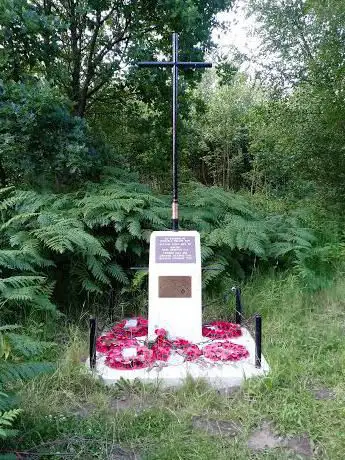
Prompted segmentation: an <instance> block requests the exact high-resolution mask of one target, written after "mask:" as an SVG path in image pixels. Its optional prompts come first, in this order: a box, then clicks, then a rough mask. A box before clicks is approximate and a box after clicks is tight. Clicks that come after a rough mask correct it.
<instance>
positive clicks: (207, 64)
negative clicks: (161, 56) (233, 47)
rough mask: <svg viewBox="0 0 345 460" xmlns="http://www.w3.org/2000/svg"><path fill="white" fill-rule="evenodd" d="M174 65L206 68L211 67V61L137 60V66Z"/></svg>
mask: <svg viewBox="0 0 345 460" xmlns="http://www.w3.org/2000/svg"><path fill="white" fill-rule="evenodd" d="M174 65H176V66H177V67H183V68H185V69H186V68H187V69H188V68H192V69H196V68H198V67H203V68H206V67H212V63H211V62H189V61H186V62H184V61H177V62H173V61H170V62H169V61H154V62H153V61H141V62H138V66H139V67H173V66H174Z"/></svg>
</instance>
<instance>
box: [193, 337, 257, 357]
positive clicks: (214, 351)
mask: <svg viewBox="0 0 345 460" xmlns="http://www.w3.org/2000/svg"><path fill="white" fill-rule="evenodd" d="M202 351H203V355H204V356H205V358H208V359H211V360H212V361H239V360H240V359H243V358H247V357H248V356H249V353H248V350H247V349H246V347H244V346H243V345H238V344H237V343H233V342H231V341H230V340H227V341H225V342H214V343H210V344H209V345H206V346H205V347H204V348H203V350H202Z"/></svg>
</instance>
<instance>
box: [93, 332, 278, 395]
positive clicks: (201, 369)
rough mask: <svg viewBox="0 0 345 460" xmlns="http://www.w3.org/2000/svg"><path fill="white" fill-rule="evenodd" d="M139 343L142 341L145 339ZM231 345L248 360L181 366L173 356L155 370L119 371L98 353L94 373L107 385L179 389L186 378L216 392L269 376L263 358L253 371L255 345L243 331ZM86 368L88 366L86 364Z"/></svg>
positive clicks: (197, 361) (200, 359)
mask: <svg viewBox="0 0 345 460" xmlns="http://www.w3.org/2000/svg"><path fill="white" fill-rule="evenodd" d="M138 340H143V341H144V340H145V337H142V338H139V339H138ZM216 341H217V340H214V341H212V340H209V339H207V338H204V341H203V342H202V343H199V344H198V345H199V346H200V347H201V348H202V347H203V346H205V345H207V344H209V343H211V342H216ZM231 341H232V342H234V343H237V344H240V345H244V346H245V347H246V348H247V350H248V352H249V357H248V358H246V359H242V360H240V361H236V362H220V361H218V362H214V361H211V360H209V359H207V358H205V357H203V356H202V357H200V358H199V359H198V360H196V361H194V362H188V361H183V362H181V357H180V356H179V355H176V354H173V355H172V356H171V358H170V359H169V360H168V361H167V362H166V363H165V362H157V364H156V365H155V366H153V367H150V368H145V369H133V370H118V369H112V368H110V367H108V366H106V365H105V364H104V361H105V357H104V355H103V354H101V353H98V354H97V361H96V369H95V373H96V374H97V375H98V376H99V377H100V378H101V379H102V380H103V382H104V383H105V384H107V385H112V384H115V383H116V382H118V381H119V380H120V379H121V378H123V379H126V380H129V381H132V380H134V379H139V380H140V381H142V382H143V383H160V384H161V385H163V386H167V387H178V386H180V385H182V384H183V383H184V381H185V379H186V378H187V377H192V378H194V379H204V380H206V381H207V382H208V383H209V384H210V385H211V386H213V387H215V388H227V387H233V386H238V385H240V384H241V383H242V382H243V381H244V380H247V379H249V378H252V377H260V376H264V375H266V374H267V373H268V372H269V370H270V368H269V365H268V363H267V361H266V360H265V358H264V357H263V356H262V359H261V368H256V367H255V342H254V339H253V337H252V336H251V335H250V333H249V331H248V330H247V329H246V328H242V336H241V337H236V338H233V339H231ZM86 364H87V365H89V364H88V361H87V363H86Z"/></svg>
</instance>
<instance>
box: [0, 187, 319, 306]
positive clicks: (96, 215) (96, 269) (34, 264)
mask: <svg viewBox="0 0 345 460" xmlns="http://www.w3.org/2000/svg"><path fill="white" fill-rule="evenodd" d="M3 197H4V200H3V211H4V216H5V215H7V218H4V224H3V226H2V230H1V231H2V236H3V242H4V244H5V245H6V246H5V248H4V249H3V250H2V251H0V263H1V264H2V265H1V266H3V270H4V271H5V273H6V277H5V278H3V279H2V280H1V282H0V296H1V297H0V299H1V300H2V305H3V306H4V307H6V308H7V310H8V311H10V310H11V309H12V308H13V307H14V306H15V305H16V306H17V307H18V306H21V307H24V306H26V307H31V308H32V307H35V308H39V309H41V310H42V309H43V310H46V311H53V310H54V306H53V305H52V303H51V300H50V299H51V298H52V297H53V299H54V301H55V303H57V304H58V305H60V306H61V307H64V306H65V305H66V303H67V302H68V303H69V304H70V305H71V307H72V310H73V311H74V312H77V311H78V310H79V308H78V304H79V305H80V304H81V303H84V302H88V305H89V306H92V305H93V304H99V303H102V302H103V301H105V300H102V299H106V297H107V296H109V295H110V293H111V292H113V290H114V289H115V290H116V291H121V290H122V291H121V292H122V295H123V296H124V298H125V299H126V298H129V299H132V298H133V296H135V295H138V294H139V292H140V295H139V297H138V298H142V296H141V294H142V292H143V291H142V290H141V286H142V285H143V282H144V281H145V277H143V276H140V274H138V275H137V277H136V278H134V280H133V284H132V281H131V279H132V276H133V272H132V271H131V270H130V268H131V267H132V266H137V265H146V264H147V260H148V242H149V237H150V233H151V231H152V230H156V229H162V228H169V225H170V222H169V220H170V219H169V214H170V213H169V208H168V203H169V199H167V198H165V197H157V196H155V195H154V194H153V193H152V192H151V191H150V190H149V189H148V188H147V187H145V186H142V185H140V184H138V183H135V182H120V181H116V182H113V181H108V182H106V181H105V182H104V183H103V185H98V186H96V185H94V184H92V186H91V185H90V186H89V187H87V188H86V190H85V191H84V192H81V191H79V192H77V193H73V194H72V193H71V194H69V195H66V194H64V195H40V194H38V193H36V194H33V193H32V192H28V193H26V192H21V191H15V190H5V191H3ZM182 197H183V201H182V202H181V217H182V219H181V226H182V227H183V228H186V229H197V230H199V231H200V233H201V237H202V243H203V254H202V256H203V265H204V266H205V267H206V268H208V270H207V271H205V276H204V286H205V287H207V289H211V290H219V289H221V287H222V286H224V285H226V284H229V282H230V280H234V279H243V278H245V277H246V276H247V275H249V274H251V273H252V271H253V270H255V269H257V268H258V267H259V266H262V268H265V267H266V266H268V265H270V264H275V265H276V264H278V263H279V265H281V266H282V267H284V268H287V267H293V266H295V265H297V266H300V267H301V266H302V265H303V264H307V261H309V262H308V264H307V265H308V267H310V260H311V259H313V260H314V259H315V257H316V256H315V254H316V253H317V252H316V253H315V251H316V247H317V241H316V239H315V236H314V235H313V234H312V232H311V231H310V230H308V229H307V228H304V226H303V224H302V223H301V221H300V220H298V219H297V218H296V217H290V216H283V215H279V214H277V213H268V214H267V213H266V214H265V213H264V212H262V211H258V210H256V209H254V208H253V207H252V206H251V205H250V203H249V202H248V200H247V199H246V198H244V197H242V196H240V195H238V194H234V193H232V192H227V191H224V190H223V189H221V188H218V187H205V186H201V185H198V184H190V185H189V186H186V187H184V189H183V190H182ZM12 251H14V252H12ZM19 253H21V255H20V256H18V257H17V255H18V254H19ZM312 253H313V254H314V255H313V256H311V254H312ZM321 254H324V253H323V252H322V251H321V252H320V257H321ZM303 266H304V265H303ZM305 268H306V266H305ZM311 271H313V269H311ZM301 274H302V271H301ZM301 276H302V275H301ZM302 277H303V276H302ZM304 278H305V277H304ZM138 283H139V284H138ZM135 293H136V294H135ZM67 295H68V297H67ZM116 301H121V300H120V299H119V298H117V300H116ZM142 301H143V302H144V303H145V304H146V301H145V300H144V299H142ZM132 303H133V305H136V302H135V301H133V300H132ZM112 307H113V306H112ZM135 308H139V309H140V310H141V308H142V307H140V306H136V307H135Z"/></svg>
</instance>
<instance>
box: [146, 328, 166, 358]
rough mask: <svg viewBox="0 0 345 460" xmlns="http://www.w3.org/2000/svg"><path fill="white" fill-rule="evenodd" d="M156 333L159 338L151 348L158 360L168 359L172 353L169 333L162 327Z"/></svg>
mask: <svg viewBox="0 0 345 460" xmlns="http://www.w3.org/2000/svg"><path fill="white" fill-rule="evenodd" d="M155 334H156V336H157V338H156V340H155V342H154V344H153V345H152V348H151V349H152V351H153V355H154V357H155V359H156V360H157V361H168V359H169V357H170V353H171V342H170V340H168V339H167V335H168V333H167V331H166V330H165V329H163V328H161V329H156V330H155Z"/></svg>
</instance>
